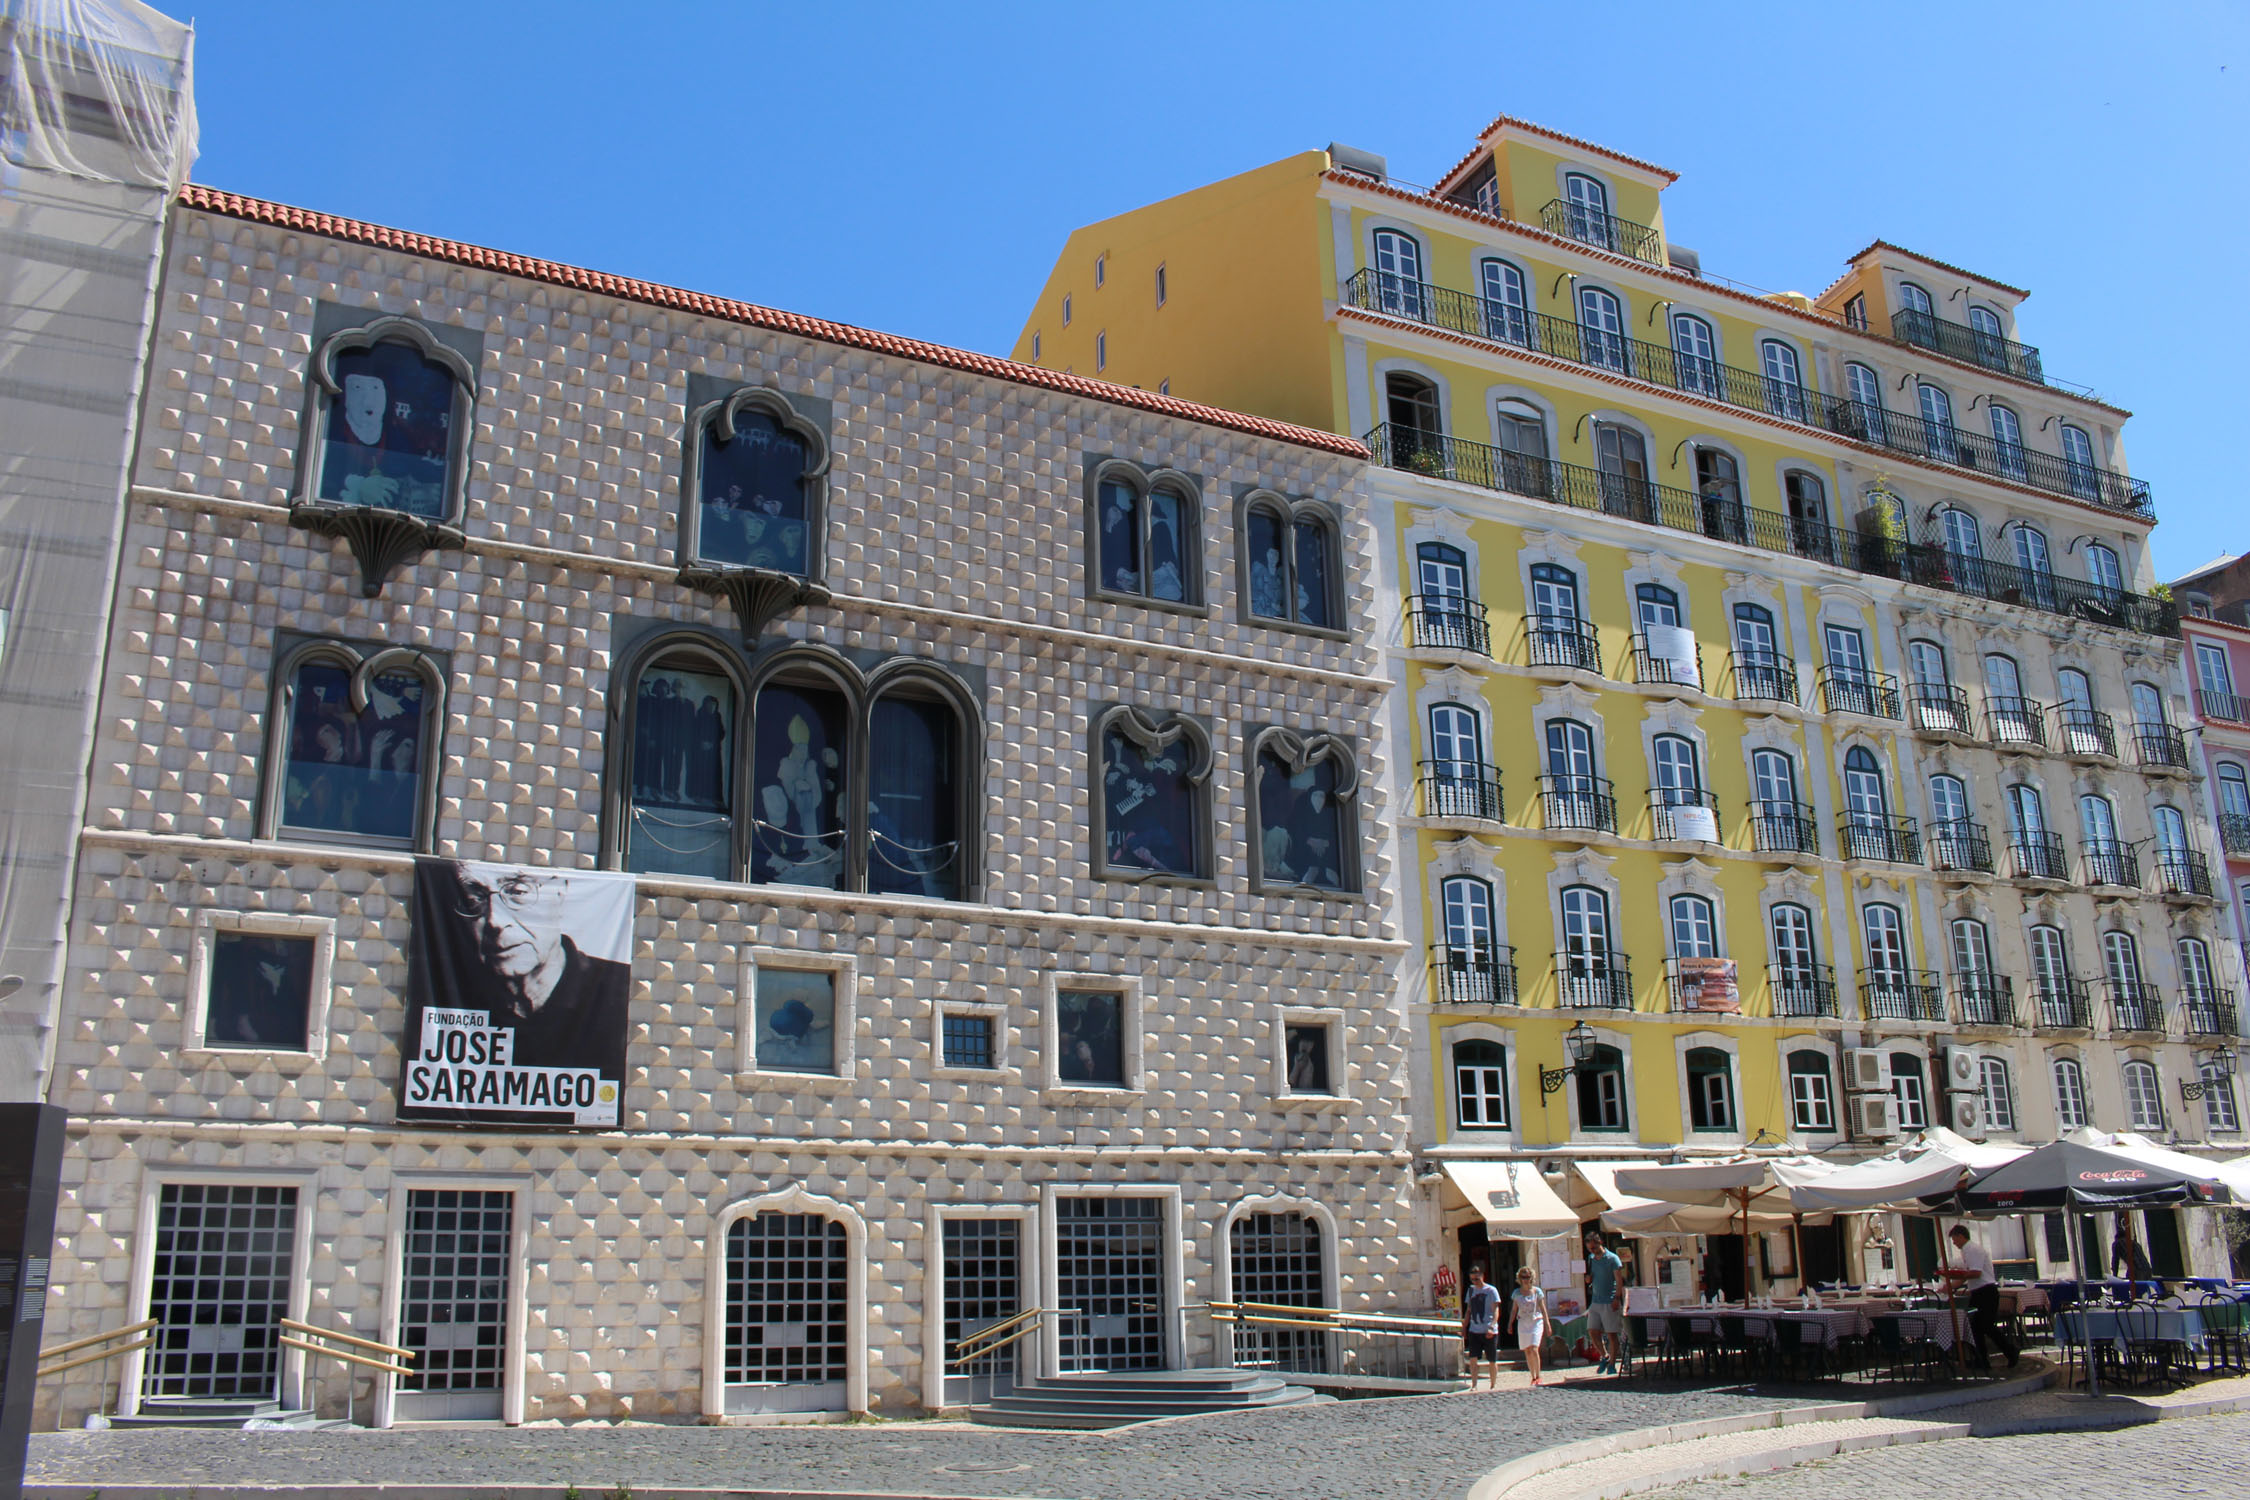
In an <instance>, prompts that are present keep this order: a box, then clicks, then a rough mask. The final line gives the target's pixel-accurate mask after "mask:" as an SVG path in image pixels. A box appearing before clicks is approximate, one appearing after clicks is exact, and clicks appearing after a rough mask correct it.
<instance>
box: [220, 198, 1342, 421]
mask: <svg viewBox="0 0 2250 1500" xmlns="http://www.w3.org/2000/svg"><path fill="white" fill-rule="evenodd" d="M180 202H181V203H182V204H184V205H185V206H186V207H188V208H192V209H200V210H201V211H203V212H205V213H214V214H223V215H225V216H226V217H228V218H233V219H247V220H249V221H250V222H251V223H254V224H270V225H273V226H275V227H277V228H281V229H291V230H295V231H297V232H299V233H302V234H318V235H325V236H327V237H329V238H330V239H338V240H349V241H352V242H353V243H355V244H361V245H373V246H376V247H377V248H379V249H384V250H396V251H399V252H401V253H402V254H407V255H420V256H425V257H427V258H428V259H431V260H442V261H449V262H451V263H453V264H455V265H462V266H475V267H477V268H479V269H480V270H486V271H495V272H499V273H500V274H502V275H507V276H520V277H523V278H524V279H525V280H527V281H543V282H546V283H548V284H549V285H551V286H566V287H572V288H575V289H576V290H579V291H582V292H591V293H594V294H596V295H599V296H604V297H615V298H618V299H619V300H621V301H625V302H641V303H646V304H647V305H649V306H651V307H664V308H671V309H674V310H676V311H680V312H688V313H695V314H698V315H700V316H703V317H707V318H719V319H723V320H725V321H727V322H730V323H744V324H748V325H750V326H751V327H754V328H767V329H772V330H773V331H775V332H777V333H788V334H795V335H797V336H798V337H800V338H810V339H819V340H821V341H822V342H824V343H830V344H841V345H843V346H845V347H846V348H851V349H867V350H872V351H874V352H875V353H878V354H889V355H895V356H896V357H898V358H900V359H911V360H918V361H920V362H921V363H923V364H931V365H939V366H942V367H944V368H946V369H949V370H962V371H966V372H967V373H969V374H972V375H983V376H988V377H990V378H992V379H994V380H1007V381H1013V382H1014V383H1015V384H1017V385H1029V386H1039V387H1042V388H1044V389H1046V390H1051V391H1060V392H1062V393H1064V394H1065V395H1071V396H1083V397H1086V398H1087V399H1089V400H1094V401H1107V402H1109V403H1111V404H1112V405H1116V406H1132V407H1138V408H1140V409H1141V410H1143V411H1150V412H1156V413H1158V414H1159V415H1162V416H1167V417H1179V418H1182V419H1184V420H1186V421H1190V422H1202V423H1204V424H1206V425H1208V426H1212V427H1225V428H1229V429H1231V430H1233V431H1235V432H1246V433H1249V434H1251V435H1252V436H1254V437H1261V438H1271V439H1274V440H1275V441H1277V442H1284V443H1296V444H1299V445H1300V446H1303V447H1307V448H1319V449H1323V450H1325V451H1327V452H1330V453H1341V454H1345V455H1347V456H1349V457H1352V458H1365V457H1366V456H1367V447H1366V445H1365V444H1363V443H1361V442H1360V441H1358V440H1357V439H1356V438H1349V437H1344V436H1341V435H1339V434H1337V433H1333V432H1322V431H1320V430H1318V429H1317V428H1312V427H1299V426H1296V425H1295V424H1293V423H1289V422H1276V421H1274V420H1272V419H1271V418H1268V417H1258V416H1251V415H1248V414H1247V413H1244V412H1236V411H1226V410H1223V409H1222V408H1219V407H1216V406H1203V405H1199V404H1198V403H1196V402H1193V401H1181V400H1179V399H1177V398H1176V397H1172V396H1160V395H1157V394H1156V393H1155V392H1153V391H1143V390H1136V389H1134V388H1133V387H1131V386H1123V385H1112V384H1110V383H1109V382H1108V381H1106V380H1088V379H1086V378H1085V377H1084V376H1081V375H1065V374H1063V373H1062V372H1061V371H1059V370H1047V369H1042V368H1040V367H1039V366H1037V365H1026V364H1019V363H1017V362H1016V361H1015V360H1012V359H1001V358H999V357H997V356H995V355H990V354H978V353H975V352H973V351H971V350H967V349H954V348H950V347H948V346H947V345H944V344H930V343H924V342H923V341H922V340H920V339H909V338H901V337H899V336H898V335H897V334H891V333H878V332H876V331H875V330H873V329H869V328H860V327H856V326H854V325H853V324H850V323H832V322H830V321H828V320H827V319H825V318H808V317H806V316H805V315H804V314H802V313H792V312H782V311H780V310H778V309H776V308H771V307H761V306H759V305H758V304H757V303H754V302H737V301H735V300H734V299H732V298H729V297H713V296H710V295H708V294H707V293H703V292H689V291H683V290H681V289H680V288H678V287H669V286H663V285H660V284H658V283H656V282H653V281H636V280H633V279H632V278H631V277H626V276H613V275H611V274H609V273H608V272H606V271H589V270H586V269H585V268H583V267H580V266H568V265H563V264H561V263H559V262H557V261H551V260H537V259H534V258H533V257H531V256H527V255H515V254H511V253H509V252H508V251H505V250H489V249H486V248H485V247H483V246H481V245H466V244H463V243H461V242H460V241H458V240H442V239H438V238H436V237H435V236H432V235H426V234H415V233H412V232H411V231H408V230H404V229H387V228H385V227H384V226H382V225H380V224H368V223H364V222H362V221H360V220H358V219H342V218H338V217H336V216H335V215H334V214H324V213H315V212H314V211H313V210H311V209H305V208H292V207H290V206H289V205H287V204H285V203H271V202H268V201H266V200H265V199H263V198H246V197H244V196H242V195H241V194H239V193H227V192H221V191H219V190H218V189H217V188H207V187H201V186H198V185H196V184H194V183H190V184H188V185H187V186H186V187H184V188H182V189H181V190H180Z"/></svg>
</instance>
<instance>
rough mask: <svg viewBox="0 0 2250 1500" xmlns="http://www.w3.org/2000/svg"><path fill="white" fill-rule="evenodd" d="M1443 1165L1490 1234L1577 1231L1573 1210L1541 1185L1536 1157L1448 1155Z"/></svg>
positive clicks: (1514, 1236)
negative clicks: (1510, 1158)
mask: <svg viewBox="0 0 2250 1500" xmlns="http://www.w3.org/2000/svg"><path fill="white" fill-rule="evenodd" d="M1444 1166H1445V1175H1446V1176H1448V1177H1450V1178H1452V1179H1453V1185H1454V1186H1455V1187H1457V1188H1459V1189H1460V1190H1461V1196H1462V1197H1464V1198H1466V1199H1468V1200H1469V1207H1471V1208H1473V1209H1475V1210H1476V1211H1477V1212H1478V1213H1479V1214H1482V1215H1483V1216H1484V1222H1485V1226H1486V1228H1487V1229H1488V1230H1489V1231H1490V1233H1491V1235H1492V1237H1493V1238H1495V1239H1509V1240H1551V1239H1556V1238H1558V1237H1560V1236H1562V1235H1566V1234H1575V1233H1577V1232H1578V1215H1577V1214H1575V1213H1573V1212H1572V1211H1571V1207H1570V1205H1569V1204H1567V1203H1565V1202H1563V1201H1562V1197H1561V1195H1559V1194H1558V1193H1556V1191H1555V1190H1554V1189H1553V1188H1551V1187H1549V1186H1547V1179H1545V1178H1544V1177H1542V1176H1540V1175H1539V1168H1538V1165H1537V1164H1536V1163H1533V1162H1528V1161H1449V1162H1446V1163H1444Z"/></svg>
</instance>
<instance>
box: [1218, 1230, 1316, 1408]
mask: <svg viewBox="0 0 2250 1500" xmlns="http://www.w3.org/2000/svg"><path fill="white" fill-rule="evenodd" d="M1228 1239H1229V1241H1230V1245H1229V1248H1230V1251H1231V1253H1232V1256H1233V1267H1234V1300H1235V1301H1237V1302H1264V1303H1268V1304H1270V1305H1273V1306H1276V1307H1326V1306H1328V1287H1327V1278H1326V1273H1325V1272H1324V1271H1323V1269H1322V1267H1321V1253H1320V1226H1319V1225H1318V1224H1316V1223H1314V1222H1313V1221H1312V1219H1310V1218H1309V1217H1307V1216H1306V1215H1304V1214H1244V1215H1243V1216H1242V1217H1241V1218H1239V1219H1236V1220H1235V1221H1234V1228H1233V1229H1232V1231H1230V1233H1229V1235H1228ZM1234 1362H1235V1363H1236V1364H1237V1365H1243V1366H1263V1367H1266V1368H1270V1369H1280V1370H1326V1369H1327V1368H1328V1335H1327V1334H1326V1333H1324V1332H1322V1331H1321V1330H1319V1329H1317V1328H1276V1327H1271V1326H1267V1327H1259V1326H1255V1325H1251V1324H1238V1325H1236V1327H1235V1333H1234Z"/></svg>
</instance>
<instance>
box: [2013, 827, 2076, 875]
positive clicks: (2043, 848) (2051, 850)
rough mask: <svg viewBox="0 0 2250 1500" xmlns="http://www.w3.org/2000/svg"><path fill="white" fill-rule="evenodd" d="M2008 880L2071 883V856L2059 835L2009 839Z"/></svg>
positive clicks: (2025, 835)
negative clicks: (2061, 881) (2063, 881)
mask: <svg viewBox="0 0 2250 1500" xmlns="http://www.w3.org/2000/svg"><path fill="white" fill-rule="evenodd" d="M2008 878H2009V879H2011V880H2068V879H2070V855H2069V853H2068V852H2067V851H2066V850H2065V849H2064V848H2063V841H2062V835H2061V834H2059V833H2011V834H2010V835H2008Z"/></svg>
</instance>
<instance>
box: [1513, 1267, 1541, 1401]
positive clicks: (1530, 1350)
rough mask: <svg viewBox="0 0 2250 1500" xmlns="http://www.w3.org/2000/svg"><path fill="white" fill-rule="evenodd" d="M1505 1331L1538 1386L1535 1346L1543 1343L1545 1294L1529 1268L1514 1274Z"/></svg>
mask: <svg viewBox="0 0 2250 1500" xmlns="http://www.w3.org/2000/svg"><path fill="white" fill-rule="evenodd" d="M1508 1304H1509V1305H1508V1328H1509V1331H1510V1332H1512V1333H1514V1334H1515V1336H1516V1347H1517V1348H1519V1349H1521V1350H1522V1351H1523V1367H1524V1368H1525V1369H1527V1370H1529V1371H1530V1372H1531V1383H1532V1384H1533V1385H1538V1384H1539V1383H1540V1380H1539V1346H1540V1345H1541V1344H1543V1343H1545V1342H1546V1341H1547V1293H1546V1291H1545V1290H1544V1289H1543V1288H1542V1287H1541V1286H1540V1285H1539V1283H1538V1282H1536V1281H1534V1280H1533V1279H1532V1276H1531V1267H1529V1266H1525V1267H1524V1268H1523V1269H1522V1270H1520V1271H1518V1272H1516V1294H1515V1295H1514V1296H1513V1297H1510V1298H1509V1299H1508Z"/></svg>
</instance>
